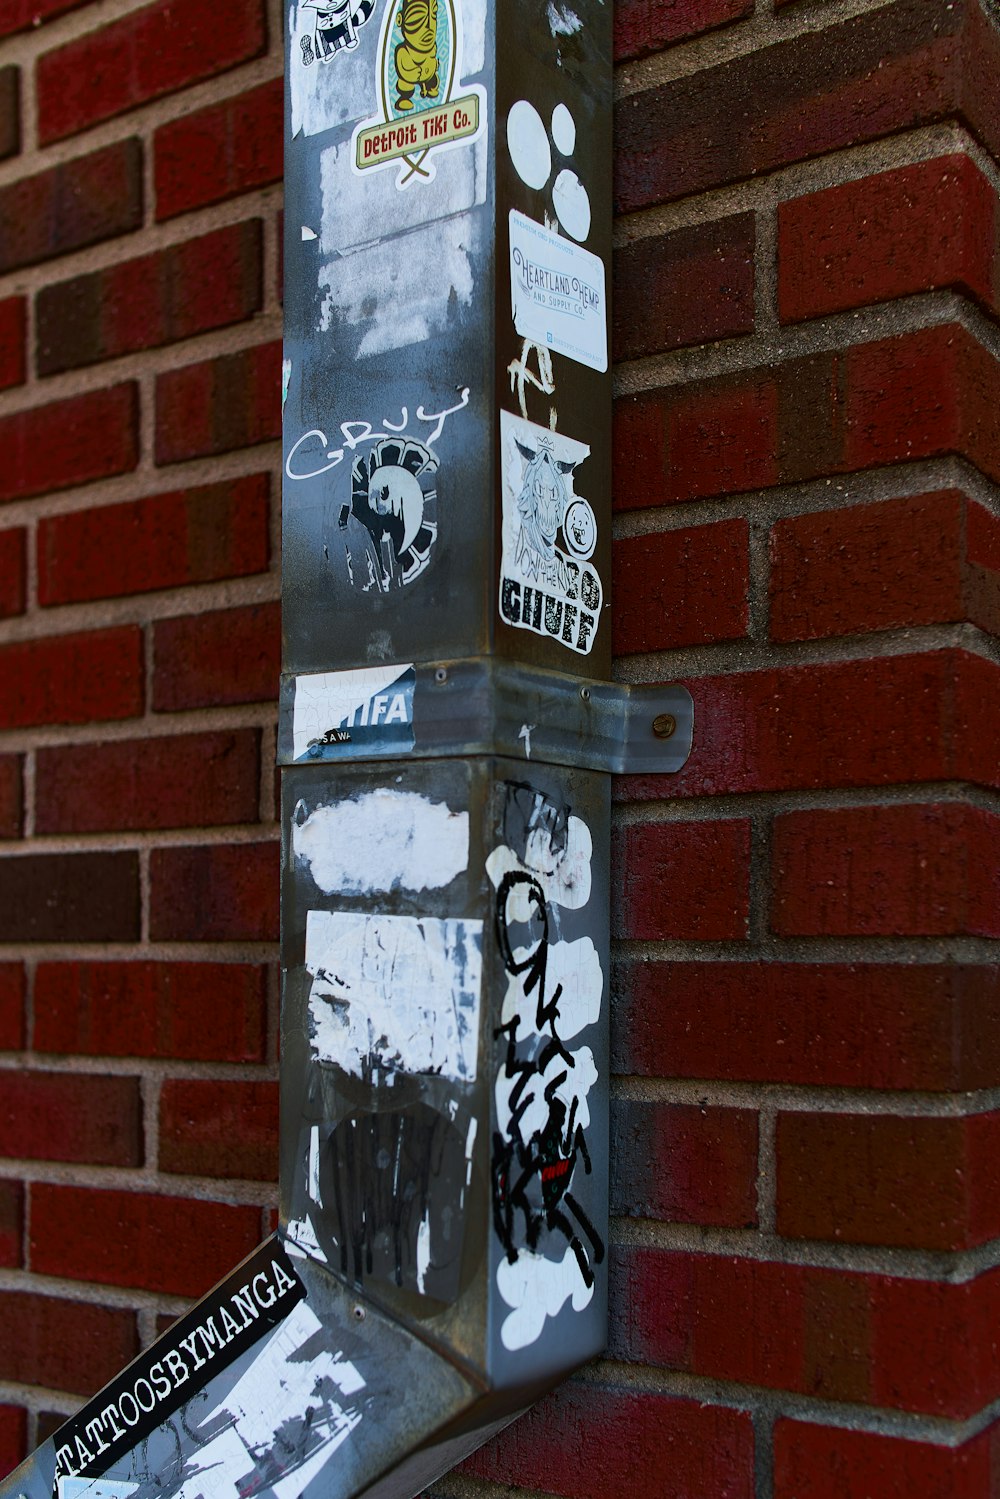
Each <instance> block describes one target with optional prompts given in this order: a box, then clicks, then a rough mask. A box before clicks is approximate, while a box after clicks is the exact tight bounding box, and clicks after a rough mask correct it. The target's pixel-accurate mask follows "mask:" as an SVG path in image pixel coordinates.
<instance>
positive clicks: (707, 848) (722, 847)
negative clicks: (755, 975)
mask: <svg viewBox="0 0 1000 1499" xmlns="http://www.w3.org/2000/svg"><path fill="white" fill-rule="evenodd" d="M616 852H617V856H618V868H619V879H618V882H617V889H618V896H617V905H616V909H615V911H614V913H613V915H612V931H613V932H614V934H615V935H616V936H619V937H631V938H637V939H639V940H653V941H655V940H657V939H660V940H662V939H666V938H671V937H673V938H676V939H680V940H686V941H690V942H724V941H726V940H727V939H736V940H742V939H745V938H746V935H747V919H748V916H749V909H750V824H749V823H748V822H744V821H738V820H720V821H718V822H670V823H645V824H638V825H635V826H632V827H628V828H625V829H623V830H622V832H621V834H620V835H619V837H618V840H617V844H616ZM613 888H614V886H613Z"/></svg>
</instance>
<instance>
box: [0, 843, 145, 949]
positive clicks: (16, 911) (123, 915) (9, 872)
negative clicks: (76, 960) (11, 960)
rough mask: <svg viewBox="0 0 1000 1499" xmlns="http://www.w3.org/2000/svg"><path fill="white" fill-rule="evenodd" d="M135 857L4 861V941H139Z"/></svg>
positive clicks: (0, 914)
mask: <svg viewBox="0 0 1000 1499" xmlns="http://www.w3.org/2000/svg"><path fill="white" fill-rule="evenodd" d="M138 937H139V859H138V855H137V854H135V853H86V854H23V855H20V856H18V857H16V858H3V859H0V942H17V943H24V942H135V941H136V940H137V939H138Z"/></svg>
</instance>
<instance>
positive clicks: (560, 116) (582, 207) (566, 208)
mask: <svg viewBox="0 0 1000 1499" xmlns="http://www.w3.org/2000/svg"><path fill="white" fill-rule="evenodd" d="M549 128H550V131H551V138H552V145H554V146H555V148H556V151H557V152H558V153H559V155H560V156H563V157H567V158H568V157H571V156H572V155H573V152H574V151H575V150H576V121H575V120H574V118H573V115H572V113H571V112H570V110H569V108H568V107H567V106H566V105H565V104H557V105H556V107H555V109H554V110H553V111H552V119H551V122H550V127H549ZM507 151H508V153H509V155H510V160H511V165H512V166H513V168H514V170H515V172H516V173H517V175H518V176H519V177H520V179H521V181H522V182H523V183H524V185H525V187H530V188H534V189H535V190H536V191H541V190H542V189H543V188H546V187H548V184H549V179H550V177H551V175H552V150H551V148H550V145H549V132H548V131H546V128H545V125H544V123H543V121H542V117H541V115H540V114H539V113H538V110H537V109H536V108H535V106H534V105H533V104H529V102H528V100H527V99H519V100H518V101H517V103H516V104H514V105H512V106H511V110H510V113H509V114H508V116H507ZM552 207H553V209H554V210H555V215H556V218H557V219H558V220H559V227H560V228H561V229H564V230H565V231H566V233H567V234H569V235H571V236H572V238H573V239H575V240H577V241H578V242H579V243H580V244H582V243H583V241H584V240H585V239H586V238H587V236H588V235H589V233H590V219H591V214H590V194H589V193H588V192H587V189H586V188H585V187H584V185H583V183H582V182H581V181H580V179H579V177H578V176H577V175H576V173H575V172H574V171H572V170H571V169H570V168H569V167H563V168H561V169H560V171H559V173H558V175H557V177H556V180H555V182H554V183H553V185H552ZM548 222H549V220H548V218H547V217H546V224H548Z"/></svg>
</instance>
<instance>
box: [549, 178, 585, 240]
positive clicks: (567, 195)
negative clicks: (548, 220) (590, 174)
mask: <svg viewBox="0 0 1000 1499" xmlns="http://www.w3.org/2000/svg"><path fill="white" fill-rule="evenodd" d="M552 202H553V204H554V206H555V210H556V216H557V218H558V219H559V222H560V224H561V225H562V226H563V228H564V229H565V231H566V233H567V234H569V235H570V236H571V237H572V238H573V239H575V240H578V241H580V242H581V243H582V242H583V240H585V239H586V238H587V235H588V234H589V233H590V197H589V195H588V193H587V189H586V188H585V187H584V185H583V183H582V182H581V181H580V179H579V177H578V176H577V175H576V173H575V172H571V171H570V170H569V168H568V167H567V168H565V169H564V170H563V171H561V172H560V173H559V176H558V177H557V178H556V180H555V184H554V186H553V188H552Z"/></svg>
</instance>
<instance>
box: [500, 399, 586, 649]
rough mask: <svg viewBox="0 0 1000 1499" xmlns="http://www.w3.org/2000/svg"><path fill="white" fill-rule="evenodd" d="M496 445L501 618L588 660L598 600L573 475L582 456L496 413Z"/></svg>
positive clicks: (582, 504) (572, 445)
mask: <svg viewBox="0 0 1000 1499" xmlns="http://www.w3.org/2000/svg"><path fill="white" fill-rule="evenodd" d="M500 440H501V462H502V478H501V482H502V486H503V557H502V562H501V569H500V614H501V617H502V618H503V619H505V620H506V621H507V623H508V624H509V625H514V626H515V627H516V628H518V629H521V630H531V631H532V632H533V633H534V634H536V635H546V636H548V637H549V638H550V639H552V640H558V641H559V642H560V643H561V644H562V645H566V646H568V647H569V648H570V650H573V651H578V652H579V653H580V654H581V655H588V654H589V652H590V650H591V648H592V646H593V644H594V637H595V635H596V634H597V628H598V624H599V622H600V617H601V606H602V604H603V601H604V592H603V589H602V587H601V580H600V577H599V576H598V574H597V571H596V569H595V567H594V566H593V565H592V563H591V560H590V559H591V558H592V557H593V554H594V549H595V547H596V545H597V520H596V517H595V515H594V511H593V507H592V506H591V504H590V502H589V501H588V500H587V499H586V498H584V496H582V495H578V494H577V493H576V492H575V489H574V475H575V473H576V470H577V469H578V468H579V466H580V464H581V463H583V461H584V459H585V458H588V457H589V456H590V449H589V447H587V445H586V444H585V443H582V442H575V441H574V440H573V439H572V438H569V437H564V436H563V435H562V434H561V433H559V432H550V431H547V430H546V428H544V427H538V426H536V425H535V423H534V422H528V421H524V420H523V418H521V417H518V416H513V415H511V413H510V412H508V411H501V413H500Z"/></svg>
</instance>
